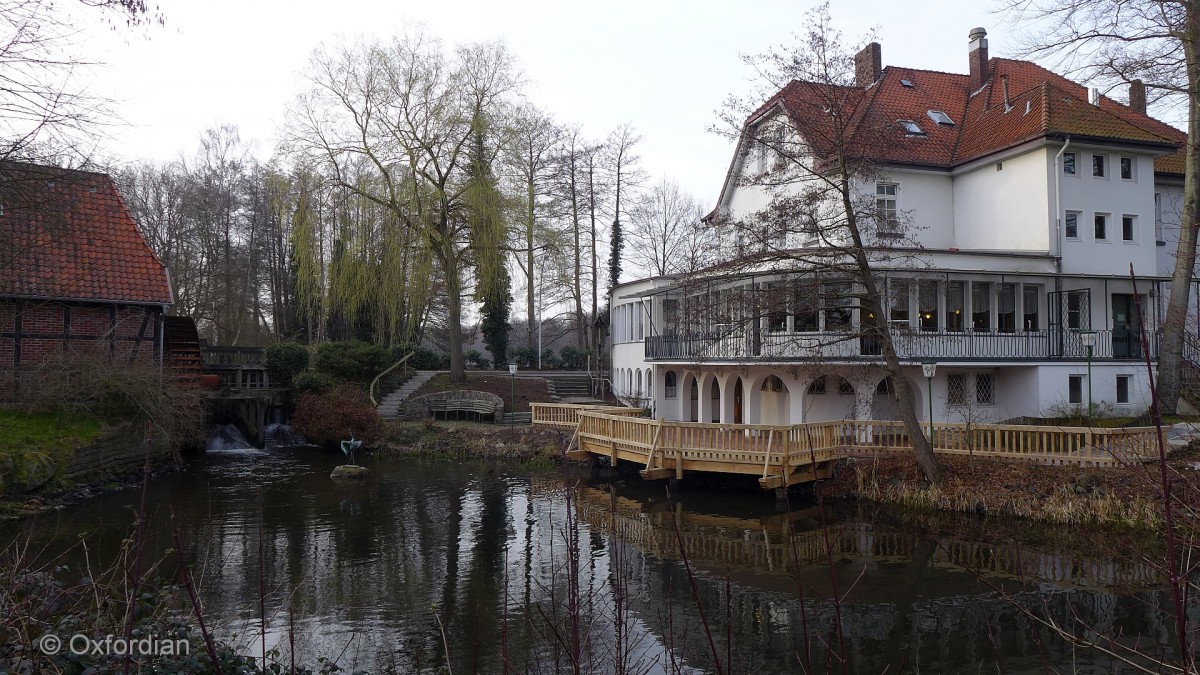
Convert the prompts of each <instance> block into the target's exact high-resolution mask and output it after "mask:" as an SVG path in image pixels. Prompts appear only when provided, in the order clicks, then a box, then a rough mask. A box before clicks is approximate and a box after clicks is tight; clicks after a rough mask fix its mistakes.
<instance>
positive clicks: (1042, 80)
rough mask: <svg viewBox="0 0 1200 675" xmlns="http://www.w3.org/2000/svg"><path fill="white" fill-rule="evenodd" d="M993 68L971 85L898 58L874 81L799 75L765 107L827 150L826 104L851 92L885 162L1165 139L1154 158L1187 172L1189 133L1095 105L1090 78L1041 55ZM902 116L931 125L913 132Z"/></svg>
mask: <svg viewBox="0 0 1200 675" xmlns="http://www.w3.org/2000/svg"><path fill="white" fill-rule="evenodd" d="M988 72H989V73H990V79H989V80H988V82H987V83H986V84H985V85H984V86H983V87H982V88H981V89H979V90H978V91H976V92H972V91H970V77H969V76H968V75H960V74H954V73H942V72H937V71H931V70H919V69H913V68H898V67H895V66H889V67H887V68H885V69H884V70H883V73H882V75H881V76H880V79H879V81H878V82H876V83H875V84H874V85H872V86H870V87H867V88H865V89H863V88H858V87H832V88H831V87H822V86H820V85H814V84H811V83H801V82H792V83H791V84H789V85H787V86H786V87H784V88H783V89H782V90H781V91H780V92H779V94H777V95H776V96H775V97H774V98H772V100H771V101H768V103H767V105H766V106H764V108H766V107H769V106H771V105H775V104H777V103H780V102H782V104H783V106H784V108H785V109H786V110H787V111H788V113H789V115H790V117H791V118H792V120H793V122H794V123H795V124H796V126H797V127H798V128H799V129H801V130H802V131H803V133H804V134H805V136H806V140H807V141H808V142H809V143H811V144H812V145H813V146H814V147H815V148H816V149H817V151H818V152H822V151H828V150H829V149H830V145H829V141H830V137H831V136H833V135H836V134H834V133H831V129H830V126H831V124H830V122H829V118H830V116H829V115H828V113H827V112H825V111H826V109H828V108H829V107H830V106H829V101H831V100H834V99H835V98H836V100H839V101H844V102H845V105H846V110H848V112H849V114H850V116H851V117H852V118H853V119H854V123H853V126H852V128H853V130H854V135H855V136H856V137H857V140H856V141H855V142H854V145H855V146H856V150H857V151H858V152H861V153H863V154H864V155H865V156H869V157H870V158H871V159H873V160H875V161H879V162H885V163H904V164H917V165H925V166H931V167H938V168H952V167H955V166H958V165H961V164H963V163H965V162H969V161H971V160H974V159H979V158H981V157H985V156H987V155H989V154H992V153H994V152H998V151H1001V150H1004V149H1007V148H1010V147H1013V146H1016V145H1020V144H1021V143H1025V142H1027V141H1031V140H1036V139H1041V138H1047V137H1049V138H1063V137H1066V136H1070V137H1072V138H1075V139H1078V140H1084V139H1087V140H1093V141H1108V142H1114V143H1131V144H1139V145H1143V146H1149V147H1157V148H1160V149H1161V150H1162V151H1163V152H1165V153H1168V154H1166V155H1164V156H1162V157H1159V158H1157V159H1156V160H1155V164H1154V166H1155V171H1157V172H1159V173H1168V174H1182V173H1183V149H1182V145H1183V143H1185V142H1186V140H1187V136H1186V135H1185V134H1184V132H1182V131H1180V130H1178V129H1176V128H1174V127H1172V126H1170V125H1167V124H1164V123H1162V122H1160V121H1158V120H1156V119H1154V118H1152V117H1149V116H1148V115H1146V114H1144V113H1139V112H1137V111H1135V110H1133V109H1131V108H1129V107H1128V106H1126V105H1124V104H1121V103H1119V102H1117V101H1114V100H1112V99H1110V98H1108V97H1104V96H1102V97H1101V99H1100V104H1099V105H1098V106H1094V105H1091V104H1090V103H1088V91H1087V89H1086V88H1085V87H1083V86H1082V85H1079V84H1076V83H1075V82H1072V81H1071V80H1068V79H1067V78H1065V77H1062V76H1061V75H1057V74H1055V73H1052V72H1050V71H1049V70H1046V69H1045V68H1042V67H1041V66H1039V65H1037V64H1035V63H1031V62H1028V61H1017V60H1013V59H991V60H990V61H989V70H988ZM901 80H906V81H907V82H908V83H909V84H910V85H911V86H906V85H905V84H904V83H902V82H901ZM1006 82H1007V88H1008V105H1007V106H1006V105H1005V95H1004V86H1005V83H1006ZM930 110H939V111H942V112H945V113H946V114H947V115H948V116H949V117H950V119H951V120H952V121H953V124H938V123H937V122H935V121H934V120H933V119H931V118H930V116H929V111H930ZM760 111H761V109H760ZM756 114H757V113H756ZM901 120H911V121H913V122H915V123H916V124H917V125H918V126H919V127H920V128H921V130H922V132H924V133H923V134H920V135H914V134H909V133H906V132H905V130H904V129H903V128H902V127H901V125H900V121H901ZM814 137H815V140H814Z"/></svg>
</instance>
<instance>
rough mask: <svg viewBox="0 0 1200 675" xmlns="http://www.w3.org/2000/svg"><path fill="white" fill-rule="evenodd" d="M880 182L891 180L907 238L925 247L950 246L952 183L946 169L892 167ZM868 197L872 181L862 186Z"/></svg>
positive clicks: (952, 203) (870, 195)
mask: <svg viewBox="0 0 1200 675" xmlns="http://www.w3.org/2000/svg"><path fill="white" fill-rule="evenodd" d="M880 180H881V181H886V182H893V183H896V184H897V185H898V186H899V189H898V190H897V202H898V203H897V208H898V210H899V211H900V219H901V222H902V223H903V225H904V231H905V234H906V235H907V236H908V238H909V239H911V240H912V241H915V242H916V243H918V244H920V245H921V246H924V247H925V248H942V249H945V248H952V247H954V246H955V243H954V202H955V195H954V183H953V180H952V179H951V178H950V174H949V172H946V173H932V172H928V171H901V170H891V171H888V172H887V173H886V174H884V175H883V176H882V177H881V178H880ZM862 189H863V190H864V192H865V196H866V197H867V198H872V195H874V194H875V184H874V183H871V184H869V185H864V186H863V188H862Z"/></svg>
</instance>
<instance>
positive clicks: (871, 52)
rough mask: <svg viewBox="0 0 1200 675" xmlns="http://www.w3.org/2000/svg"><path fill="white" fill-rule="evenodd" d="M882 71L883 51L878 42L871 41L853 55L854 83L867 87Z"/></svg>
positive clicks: (874, 81) (877, 78)
mask: <svg viewBox="0 0 1200 675" xmlns="http://www.w3.org/2000/svg"><path fill="white" fill-rule="evenodd" d="M882 73H883V53H882V50H881V49H880V48H879V43H878V42H872V43H871V44H869V45H867V46H866V47H863V48H862V51H860V52H859V53H857V54H855V55H854V83H855V84H857V85H858V86H860V87H869V86H871V85H872V84H875V83H876V82H878V81H879V76H880V75H881V74H882Z"/></svg>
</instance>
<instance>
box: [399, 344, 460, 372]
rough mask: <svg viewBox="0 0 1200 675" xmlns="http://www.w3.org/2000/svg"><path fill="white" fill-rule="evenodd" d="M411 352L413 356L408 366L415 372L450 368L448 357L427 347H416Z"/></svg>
mask: <svg viewBox="0 0 1200 675" xmlns="http://www.w3.org/2000/svg"><path fill="white" fill-rule="evenodd" d="M412 352H413V356H412V358H411V359H409V360H408V365H409V366H411V367H413V368H416V369H417V370H444V369H446V368H448V367H449V366H450V357H449V356H448V355H446V354H442V353H441V352H435V351H433V350H432V349H429V348H428V347H417V348H416V349H413V350H412ZM405 353H408V352H405ZM401 356H403V354H401ZM397 358H399V357H397Z"/></svg>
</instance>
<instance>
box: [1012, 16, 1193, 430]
mask: <svg viewBox="0 0 1200 675" xmlns="http://www.w3.org/2000/svg"><path fill="white" fill-rule="evenodd" d="M1001 7H1002V10H1003V11H1004V12H1006V13H1007V14H1008V17H1009V19H1010V20H1011V22H1012V23H1014V24H1018V25H1020V26H1021V27H1022V32H1024V33H1025V34H1026V38H1025V45H1024V51H1025V53H1026V54H1027V55H1029V56H1033V57H1041V58H1054V59H1057V60H1058V62H1059V63H1058V65H1059V66H1061V67H1062V68H1063V69H1065V70H1066V72H1068V73H1074V74H1076V75H1078V76H1080V77H1081V78H1083V79H1085V80H1090V81H1094V82H1096V83H1097V84H1100V85H1101V86H1105V87H1108V88H1112V87H1115V86H1116V85H1118V84H1121V83H1125V84H1134V88H1135V91H1141V92H1142V95H1143V96H1144V97H1145V98H1147V99H1148V100H1142V101H1133V102H1131V103H1132V104H1133V105H1134V107H1137V108H1140V109H1142V111H1143V112H1144V110H1145V106H1146V105H1147V103H1148V102H1149V103H1154V102H1160V103H1162V104H1164V105H1168V106H1178V107H1180V108H1183V109H1186V111H1187V115H1186V118H1187V138H1186V141H1183V139H1180V140H1181V141H1182V142H1184V151H1183V152H1184V161H1183V164H1184V188H1183V192H1184V199H1183V211H1182V217H1181V218H1180V233H1179V242H1178V245H1177V247H1176V251H1175V269H1174V272H1173V273H1172V275H1171V294H1170V298H1169V299H1168V301H1167V311H1166V317H1165V321H1164V323H1163V336H1162V346H1161V348H1160V350H1159V357H1158V389H1159V394H1160V399H1161V401H1162V405H1163V407H1164V409H1166V410H1167V411H1168V412H1174V411H1175V409H1176V406H1177V404H1178V400H1179V393H1180V373H1181V365H1182V358H1183V345H1184V332H1185V326H1186V324H1187V321H1186V318H1187V307H1188V295H1189V293H1190V291H1191V282H1192V279H1193V278H1194V276H1195V266H1196V242H1197V233H1198V230H1200V222H1198V220H1197V216H1198V215H1200V214H1198V213H1197V206H1198V204H1197V202H1198V200H1200V152H1197V147H1196V144H1197V143H1198V142H1200V2H1197V1H1196V0H1123V1H1122V2H1117V3H1114V2H1108V1H1106V0H1005V2H1004V3H1003V4H1002V6H1001ZM1027 26H1032V27H1033V30H1032V32H1030V31H1028V30H1026V27H1027ZM1140 121H1141V122H1142V123H1143V124H1145V123H1146V120H1140ZM1161 126H1162V127H1166V125H1161ZM1158 132H1159V133H1162V134H1164V135H1167V136H1168V137H1178V135H1179V134H1178V132H1177V131H1175V130H1173V129H1170V128H1169V127H1167V128H1165V129H1159V130H1158ZM1172 132H1174V133H1172Z"/></svg>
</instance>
